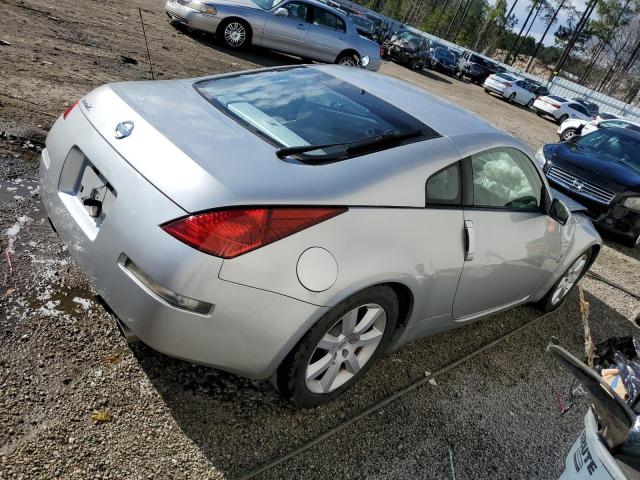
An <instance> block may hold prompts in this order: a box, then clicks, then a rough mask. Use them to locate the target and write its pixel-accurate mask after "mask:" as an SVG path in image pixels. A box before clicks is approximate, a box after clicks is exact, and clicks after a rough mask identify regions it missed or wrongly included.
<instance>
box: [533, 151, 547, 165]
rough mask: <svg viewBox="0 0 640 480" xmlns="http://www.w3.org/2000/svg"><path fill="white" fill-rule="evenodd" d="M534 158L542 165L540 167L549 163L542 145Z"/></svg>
mask: <svg viewBox="0 0 640 480" xmlns="http://www.w3.org/2000/svg"><path fill="white" fill-rule="evenodd" d="M534 158H535V159H536V162H538V165H540V168H544V166H545V165H546V164H547V159H546V158H545V156H544V149H543V147H540V148H539V149H538V151H537V152H536V154H535V155H534Z"/></svg>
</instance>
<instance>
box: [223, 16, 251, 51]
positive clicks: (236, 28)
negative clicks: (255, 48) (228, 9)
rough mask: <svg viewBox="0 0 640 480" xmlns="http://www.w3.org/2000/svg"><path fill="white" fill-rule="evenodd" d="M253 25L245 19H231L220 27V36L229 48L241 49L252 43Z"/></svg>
mask: <svg viewBox="0 0 640 480" xmlns="http://www.w3.org/2000/svg"><path fill="white" fill-rule="evenodd" d="M251 34H252V32H251V27H250V26H249V24H248V23H247V22H245V21H244V20H239V19H234V18H232V19H229V20H226V21H224V22H223V23H222V24H221V25H220V27H219V28H218V36H219V37H220V39H221V40H222V43H224V45H225V46H226V47H227V48H230V49H232V50H241V49H243V48H246V47H247V46H248V45H250V44H251Z"/></svg>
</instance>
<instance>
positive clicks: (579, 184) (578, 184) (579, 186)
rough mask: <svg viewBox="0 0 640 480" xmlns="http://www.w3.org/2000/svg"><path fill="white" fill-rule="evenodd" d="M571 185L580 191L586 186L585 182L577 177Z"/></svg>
mask: <svg viewBox="0 0 640 480" xmlns="http://www.w3.org/2000/svg"><path fill="white" fill-rule="evenodd" d="M571 186H572V187H573V189H574V190H577V191H578V192H580V191H581V190H582V189H583V187H584V183H582V182H581V181H580V180H578V179H577V178H574V179H573V182H571Z"/></svg>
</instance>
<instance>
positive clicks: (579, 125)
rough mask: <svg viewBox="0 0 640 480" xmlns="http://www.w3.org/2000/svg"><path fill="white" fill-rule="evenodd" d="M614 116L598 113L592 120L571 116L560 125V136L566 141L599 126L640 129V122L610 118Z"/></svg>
mask: <svg viewBox="0 0 640 480" xmlns="http://www.w3.org/2000/svg"><path fill="white" fill-rule="evenodd" d="M612 116H613V115H611V114H603V115H602V117H601V116H600V115H598V116H596V119H595V120H593V121H591V122H588V121H586V120H580V119H578V118H569V119H567V120H565V121H564V122H562V124H560V126H559V127H558V131H557V133H558V136H559V137H560V140H561V141H563V142H566V141H567V140H569V139H571V138H573V137H575V136H576V135H586V134H587V133H591V132H595V131H596V130H598V129H599V128H609V127H619V128H629V129H631V130H639V131H640V123H638V122H632V121H630V120H625V119H624V118H608V117H612Z"/></svg>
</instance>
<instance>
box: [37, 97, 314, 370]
mask: <svg viewBox="0 0 640 480" xmlns="http://www.w3.org/2000/svg"><path fill="white" fill-rule="evenodd" d="M87 162H90V163H91V164H92V165H93V166H94V167H95V169H97V170H98V171H99V172H100V173H101V175H103V176H104V177H105V178H106V179H107V180H108V183H109V185H111V186H112V187H113V189H114V191H115V192H116V198H115V200H114V201H113V202H112V204H111V205H110V208H109V211H108V213H107V215H106V217H105V218H104V220H103V222H102V224H101V225H100V226H99V228H97V227H96V226H95V225H92V223H93V221H92V220H91V218H90V217H89V216H88V214H87V213H86V212H85V210H84V207H83V206H82V204H81V203H80V201H79V199H78V197H77V196H76V194H75V191H74V188H75V189H77V188H78V187H77V185H78V183H77V180H76V179H77V178H80V177H81V173H80V172H81V171H84V168H85V166H86V165H87ZM69 185H72V187H71V188H69V187H68V186H69ZM40 193H41V197H42V200H43V203H44V205H45V208H46V210H47V213H48V215H49V218H50V219H51V221H52V223H53V225H54V226H55V228H56V230H57V232H58V234H59V235H60V237H61V238H62V240H63V241H64V243H65V244H66V245H67V246H68V250H69V253H70V255H71V256H72V258H73V259H74V260H75V261H76V263H77V264H78V265H79V266H80V268H81V269H82V270H83V271H84V272H85V274H86V275H87V277H88V278H89V279H90V281H91V283H92V284H93V286H94V287H95V289H96V290H97V292H98V293H99V294H100V295H101V296H102V297H103V298H104V300H105V301H106V303H107V304H108V305H109V306H110V307H111V309H112V310H113V311H114V312H115V314H116V315H117V316H118V317H119V318H120V320H121V321H122V322H124V323H125V325H126V326H127V327H128V328H129V329H131V330H132V331H133V332H134V333H135V335H136V336H137V337H138V338H140V340H142V341H143V342H144V343H146V344H148V345H149V346H150V347H152V348H154V349H156V350H158V351H161V352H163V353H166V354H168V355H171V356H174V357H178V358H182V359H185V360H189V361H193V362H197V363H203V364H207V365H212V366H215V367H218V368H221V369H224V370H228V371H231V372H234V373H238V374H241V375H244V376H248V377H254V378H263V377H266V376H268V375H269V374H270V373H272V371H273V370H274V369H275V368H276V367H277V365H278V364H279V363H280V361H281V360H282V358H283V357H284V355H286V353H288V351H289V350H290V348H291V347H292V346H293V345H294V344H295V342H296V341H297V340H298V339H299V338H300V337H301V336H302V334H303V333H304V328H306V325H308V324H309V322H312V321H313V320H314V319H316V318H319V317H320V316H321V315H322V314H323V313H324V312H325V311H326V308H324V307H318V306H316V305H312V304H309V303H306V302H303V301H299V300H295V299H292V298H290V297H286V296H284V295H279V294H276V293H272V292H267V291H265V290H261V289H257V288H252V287H248V286H244V285H240V284H238V283H233V282H229V281H224V280H222V279H220V278H219V277H218V274H219V271H220V268H221V266H222V260H221V259H219V258H216V257H212V256H210V255H206V254H203V253H201V252H199V251H197V250H195V249H193V248H191V247H189V246H187V245H185V244H183V243H181V242H179V241H177V240H176V239H174V238H173V237H171V236H170V235H168V234H166V233H165V232H164V231H163V230H162V229H161V228H160V227H159V225H161V224H163V223H165V222H167V221H169V220H172V219H175V218H178V217H181V216H184V215H185V214H186V212H184V211H183V210H182V209H181V208H179V207H178V206H177V205H175V204H174V203H173V202H172V201H171V200H170V199H168V198H167V197H166V196H164V195H163V194H162V193H161V192H160V191H159V190H157V189H156V188H155V187H154V186H153V185H151V184H150V183H149V182H148V181H147V180H146V179H145V178H144V177H142V176H141V175H140V174H139V173H138V172H137V171H136V170H134V169H133V168H132V167H131V166H130V165H129V164H128V163H127V162H126V161H125V160H124V159H123V158H122V157H120V156H119V155H118V154H117V152H116V151H115V150H113V148H112V147H111V146H109V145H108V144H107V143H106V142H105V141H104V139H103V138H102V137H100V135H99V134H98V133H97V132H96V131H95V130H94V129H93V128H92V127H91V126H90V124H89V123H88V122H87V121H86V119H85V118H84V114H83V113H82V112H80V111H79V108H78V107H77V108H76V110H75V111H73V112H72V114H71V115H69V117H68V118H67V120H64V121H62V120H61V119H59V120H58V121H57V122H56V124H55V125H54V126H53V128H52V130H51V132H50V134H49V136H48V138H47V148H46V149H44V150H43V152H42V156H41V162H40ZM126 259H130V261H131V262H133V263H134V264H135V265H136V266H137V267H138V268H139V269H140V270H141V271H143V272H144V273H145V274H146V275H147V276H148V277H150V278H151V279H153V281H154V282H156V283H157V284H159V285H162V286H163V287H165V288H166V289H168V290H170V291H171V292H175V293H178V294H179V295H182V296H184V297H188V298H190V299H195V300H198V301H201V302H206V303H209V304H211V305H212V308H211V310H210V312H208V313H206V314H199V313H196V312H193V311H190V310H187V309H184V308H179V307H176V306H173V305H172V304H170V303H168V302H167V301H165V300H163V299H162V298H161V297H160V296H159V295H157V294H156V293H154V291H153V290H152V289H150V288H148V286H147V285H145V284H144V282H141V281H140V280H139V279H138V278H136V276H134V275H132V273H131V271H130V270H129V269H127V268H126V265H125V260H126Z"/></svg>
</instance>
